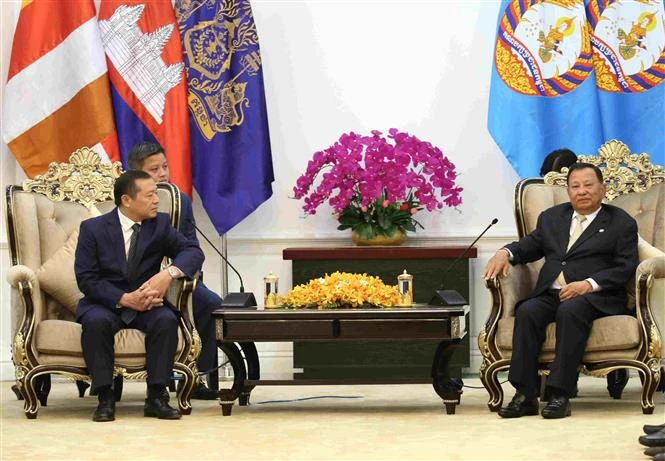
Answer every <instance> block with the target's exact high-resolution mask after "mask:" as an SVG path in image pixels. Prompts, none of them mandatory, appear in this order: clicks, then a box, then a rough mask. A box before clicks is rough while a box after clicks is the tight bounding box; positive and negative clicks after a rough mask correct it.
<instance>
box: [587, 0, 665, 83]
mask: <svg viewBox="0 0 665 461" xmlns="http://www.w3.org/2000/svg"><path fill="white" fill-rule="evenodd" d="M588 18H589V24H590V26H591V29H592V30H593V32H592V33H591V43H592V46H593V58H594V67H595V69H596V81H597V85H598V88H599V89H601V90H604V91H609V92H617V93H621V92H623V93H637V92H642V91H646V90H648V89H649V88H652V87H654V86H655V85H658V84H659V83H660V82H662V81H663V79H665V13H664V11H663V2H662V1H653V0H641V1H635V0H629V1H628V0H609V1H602V2H592V3H590V4H589V6H588Z"/></svg>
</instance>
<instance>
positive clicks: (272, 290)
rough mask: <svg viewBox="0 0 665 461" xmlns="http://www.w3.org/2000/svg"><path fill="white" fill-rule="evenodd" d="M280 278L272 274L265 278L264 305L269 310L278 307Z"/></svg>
mask: <svg viewBox="0 0 665 461" xmlns="http://www.w3.org/2000/svg"><path fill="white" fill-rule="evenodd" d="M278 284H279V277H277V276H276V275H275V274H273V273H272V272H270V273H269V274H268V275H266V276H265V277H263V286H264V293H263V305H264V306H265V307H267V308H269V307H277V304H278V303H277V293H278V291H279V290H278Z"/></svg>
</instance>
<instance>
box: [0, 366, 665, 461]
mask: <svg viewBox="0 0 665 461" xmlns="http://www.w3.org/2000/svg"><path fill="white" fill-rule="evenodd" d="M11 384H12V383H9V382H3V383H0V388H1V389H2V395H1V400H0V403H1V406H0V408H1V410H0V411H1V412H2V415H1V419H0V424H1V429H0V458H1V459H3V460H14V459H29V460H37V459H49V460H50V459H70V460H71V459H86V460H88V459H118V460H120V459H123V460H124V459H181V460H182V459H214V460H233V461H238V460H253V459H256V460H259V459H260V460H278V459H288V460H314V459H321V460H324V459H335V460H347V459H357V460H378V459H381V460H384V459H385V460H393V459H394V460H412V459H436V460H442V459H459V460H462V459H464V460H470V459H477V460H500V459H506V460H508V459H509V460H548V459H556V460H582V459H589V460H591V459H604V460H630V459H634V460H646V459H648V458H646V457H645V456H644V455H643V454H642V450H641V448H640V446H639V444H638V443H637V437H638V435H640V433H641V427H642V425H643V424H645V423H649V424H660V423H663V422H664V421H665V416H664V407H665V405H664V399H663V395H657V396H656V411H655V413H654V414H653V415H642V412H641V409H640V404H639V392H640V381H639V379H638V378H631V380H630V382H629V383H628V387H627V388H626V390H625V391H624V396H623V398H622V399H621V400H612V399H610V397H609V396H608V395H607V392H606V391H605V380H604V379H602V380H601V379H597V378H591V377H582V378H581V381H580V397H579V398H577V399H574V400H573V414H572V416H571V417H569V418H566V419H563V420H544V419H543V418H541V417H540V416H532V417H524V418H521V419H518V420H502V419H501V418H499V417H498V416H497V415H496V414H493V413H490V412H489V411H488V410H487V406H486V402H487V396H488V395H487V393H486V392H485V390H484V389H471V388H467V389H465V392H464V395H463V396H462V405H461V406H459V407H457V414H456V415H446V414H445V412H444V411H443V406H442V404H441V401H440V399H439V398H438V397H437V396H436V394H435V393H434V391H433V389H432V388H431V386H428V385H403V386H335V387H333V386H307V387H305V386H300V387H297V386H290V387H268V386H266V387H257V388H256V389H255V390H254V392H253V393H252V402H253V403H252V405H250V406H248V407H239V406H237V405H236V406H234V409H233V416H231V417H222V416H221V409H220V407H219V405H218V403H217V402H216V401H194V410H193V412H192V414H191V415H190V416H186V417H183V419H182V420H180V421H160V420H156V419H151V418H150V419H149V418H144V417H143V398H144V393H145V385H144V384H143V383H135V382H134V383H127V384H125V393H124V396H123V400H122V402H119V403H118V405H117V410H116V418H117V419H116V421H115V422H111V423H93V422H92V421H91V420H90V417H91V415H92V412H93V410H94V408H95V406H96V399H95V398H94V397H85V398H84V399H79V398H78V397H77V393H76V388H75V386H74V384H73V383H69V382H56V383H54V385H53V389H52V391H51V396H50V398H49V404H48V406H47V407H45V408H41V409H40V412H39V416H38V418H37V419H36V420H32V421H31V420H27V419H26V418H25V416H24V415H23V406H22V402H19V401H17V400H16V398H15V397H14V395H13V393H12V392H11V390H10V386H11ZM465 384H467V385H470V386H480V381H479V380H478V379H477V378H470V379H466V380H465ZM504 386H505V385H504ZM504 389H506V391H507V393H508V398H510V397H511V396H512V391H511V390H510V389H508V388H507V387H504ZM316 396H338V397H359V398H335V397H331V398H321V399H308V400H301V401H289V400H294V399H304V398H307V397H316ZM268 401H269V403H261V402H268ZM274 401H285V402H274Z"/></svg>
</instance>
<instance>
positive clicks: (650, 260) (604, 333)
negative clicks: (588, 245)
mask: <svg viewBox="0 0 665 461" xmlns="http://www.w3.org/2000/svg"><path fill="white" fill-rule="evenodd" d="M578 161H582V162H589V163H592V164H594V165H597V166H599V167H600V168H601V170H602V171H603V176H604V182H605V185H606V188H607V193H606V200H607V201H608V202H609V203H611V204H613V205H616V206H619V207H621V208H623V209H624V210H626V211H627V212H628V213H629V214H630V215H631V216H633V217H634V218H635V220H636V221H637V224H638V229H639V233H640V237H641V239H640V244H639V248H638V250H639V256H640V265H639V267H638V268H637V271H636V274H635V279H634V280H633V281H631V282H629V284H628V285H629V286H628V287H627V289H628V291H629V298H631V299H630V301H629V308H630V310H631V311H632V313H633V315H618V316H609V317H603V318H600V319H597V320H595V321H594V323H593V327H592V329H591V335H590V337H589V340H588V341H587V345H586V352H585V355H584V358H583V371H585V372H587V373H589V374H591V375H594V376H605V375H607V374H608V373H609V372H610V371H612V370H616V369H620V368H627V369H634V370H637V371H638V372H639V373H640V375H641V377H642V378H643V388H642V396H641V404H642V411H643V412H644V413H645V414H650V413H652V412H653V411H654V404H653V393H654V391H655V389H656V386H657V385H658V381H659V379H660V376H661V373H662V371H661V366H662V365H661V363H660V358H661V356H663V355H665V352H664V351H663V350H662V332H663V331H665V330H663V324H662V323H663V320H664V317H665V312H664V309H665V253H663V251H665V171H664V170H663V168H662V167H660V166H653V165H652V164H651V163H650V160H649V156H648V155H646V154H641V155H636V154H631V153H630V151H629V149H628V147H627V146H626V145H625V144H623V143H621V142H619V141H616V140H613V141H609V142H607V143H605V144H604V145H602V146H601V147H600V149H599V150H598V156H580V157H579V159H578ZM567 171H568V169H567V168H564V169H563V171H562V172H561V173H556V172H552V173H548V174H547V175H546V176H545V178H531V179H525V180H523V181H520V182H519V183H518V184H517V186H516V187H515V197H514V200H515V203H514V205H515V218H516V220H517V230H518V233H519V237H520V238H521V237H523V236H524V235H526V234H528V233H530V232H531V231H532V230H533V229H534V228H535V226H536V221H537V219H538V215H539V214H540V213H541V212H542V211H543V210H545V209H547V208H549V207H551V206H553V205H556V204H559V203H563V202H566V201H568V195H567V193H566V173H567ZM542 264H543V262H542V260H541V261H537V262H535V263H531V264H527V265H523V266H514V267H512V268H511V270H510V273H509V275H508V276H507V277H505V278H497V279H491V280H488V282H487V287H488V288H489V290H490V292H491V296H492V307H491V311H490V314H489V317H488V319H487V321H486V322H485V326H484V328H483V329H482V330H481V332H480V335H479V337H478V345H479V348H480V351H481V353H482V355H483V362H482V365H481V368H480V379H481V380H482V382H483V385H484V386H485V388H486V389H487V390H488V392H489V394H490V400H489V402H488V406H489V408H490V410H491V411H497V410H498V409H499V408H500V407H501V404H502V402H503V390H502V388H501V385H500V384H499V381H498V378H497V373H498V372H499V371H502V370H506V369H508V368H509V366H510V357H511V352H512V351H511V349H512V335H513V324H514V320H515V318H514V307H515V303H516V302H517V301H518V300H519V299H521V298H523V297H525V296H527V295H528V294H529V293H530V292H531V291H532V289H533V288H534V287H535V284H536V279H537V277H538V272H539V270H540V268H541V267H542ZM631 294H632V296H630V295H631ZM554 341H555V325H554V324H553V323H552V324H550V325H549V327H548V329H547V333H546V339H545V344H544V345H543V349H542V352H541V354H540V358H539V360H540V364H541V368H542V370H541V373H542V375H543V383H544V380H545V379H546V376H547V374H548V373H549V370H547V366H548V364H549V363H550V362H551V361H552V360H553V358H554Z"/></svg>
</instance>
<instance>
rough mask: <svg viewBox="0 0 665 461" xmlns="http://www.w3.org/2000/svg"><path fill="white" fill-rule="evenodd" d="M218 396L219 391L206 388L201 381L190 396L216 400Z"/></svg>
mask: <svg viewBox="0 0 665 461" xmlns="http://www.w3.org/2000/svg"><path fill="white" fill-rule="evenodd" d="M218 397H219V393H218V392H217V391H216V390H214V389H210V388H208V386H206V385H205V384H203V383H202V382H199V385H198V386H196V389H194V391H193V392H192V398H193V399H195V400H217V398H218Z"/></svg>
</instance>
